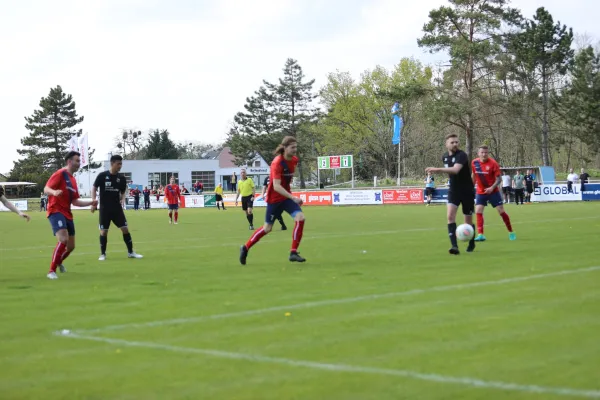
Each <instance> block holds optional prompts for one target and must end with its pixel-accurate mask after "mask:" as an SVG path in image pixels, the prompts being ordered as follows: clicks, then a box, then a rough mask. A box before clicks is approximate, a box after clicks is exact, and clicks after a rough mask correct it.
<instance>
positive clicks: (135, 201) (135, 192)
mask: <svg viewBox="0 0 600 400" xmlns="http://www.w3.org/2000/svg"><path fill="white" fill-rule="evenodd" d="M132 192H133V209H134V210H135V211H137V210H139V209H140V193H141V192H140V189H138V188H137V187H135V188H133V190H132Z"/></svg>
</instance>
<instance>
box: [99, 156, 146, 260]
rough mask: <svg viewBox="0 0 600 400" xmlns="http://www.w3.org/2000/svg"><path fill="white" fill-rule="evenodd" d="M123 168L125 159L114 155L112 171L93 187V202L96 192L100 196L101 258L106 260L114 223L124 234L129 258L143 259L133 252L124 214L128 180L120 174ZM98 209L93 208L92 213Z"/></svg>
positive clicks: (102, 173)
mask: <svg viewBox="0 0 600 400" xmlns="http://www.w3.org/2000/svg"><path fill="white" fill-rule="evenodd" d="M122 166H123V157H121V156H119V155H114V156H112V157H111V158H110V170H108V171H104V172H101V173H99V174H98V176H97V177H96V180H95V181H94V186H93V187H92V201H94V200H96V191H98V192H99V194H100V225H99V226H100V258H99V259H98V260H99V261H104V260H106V246H107V244H108V228H109V227H110V223H111V222H112V223H113V224H115V225H116V226H117V228H119V229H121V231H122V232H123V240H124V241H125V244H126V245H127V254H128V257H129V258H142V256H141V255H140V254H137V253H136V252H135V251H133V241H132V240H131V234H130V233H129V228H128V227H127V219H126V218H125V212H123V202H124V201H125V193H126V191H127V180H126V179H125V176H124V175H122V174H119V171H121V167H122ZM94 211H96V207H92V212H94Z"/></svg>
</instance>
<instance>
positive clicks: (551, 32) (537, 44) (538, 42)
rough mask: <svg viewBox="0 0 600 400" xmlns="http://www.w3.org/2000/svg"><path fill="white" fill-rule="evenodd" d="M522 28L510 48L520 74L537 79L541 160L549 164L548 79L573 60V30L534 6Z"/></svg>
mask: <svg viewBox="0 0 600 400" xmlns="http://www.w3.org/2000/svg"><path fill="white" fill-rule="evenodd" d="M523 28H524V31H523V32H522V33H520V34H518V35H515V36H514V38H513V40H512V50H513V51H514V53H515V56H516V62H517V64H520V65H522V66H523V68H524V73H525V74H527V75H529V76H533V77H534V79H535V78H536V77H539V79H535V80H541V89H542V90H541V92H542V135H541V150H542V151H541V153H542V154H541V155H542V163H543V164H544V165H550V139H549V132H550V126H549V123H548V118H549V117H548V116H549V109H550V80H551V78H552V77H553V76H555V75H557V74H559V75H564V74H566V73H567V70H568V67H569V66H570V65H571V63H572V61H573V56H574V50H573V49H571V43H572V42H573V30H572V29H571V28H569V29H567V27H566V26H565V25H563V26H561V25H560V22H557V23H556V24H555V23H554V20H553V18H552V15H551V14H550V13H549V12H548V11H546V9H545V8H544V7H540V8H538V9H537V11H536V13H535V15H534V16H533V20H528V21H525V23H524V25H523Z"/></svg>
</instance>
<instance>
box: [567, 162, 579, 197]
mask: <svg viewBox="0 0 600 400" xmlns="http://www.w3.org/2000/svg"><path fill="white" fill-rule="evenodd" d="M577 179H579V176H577V174H576V173H574V172H573V168H571V169H570V170H569V175H568V176H567V190H568V192H569V193H573V184H574V183H576V182H577Z"/></svg>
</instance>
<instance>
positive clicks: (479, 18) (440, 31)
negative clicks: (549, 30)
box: [417, 0, 520, 156]
mask: <svg viewBox="0 0 600 400" xmlns="http://www.w3.org/2000/svg"><path fill="white" fill-rule="evenodd" d="M449 3H450V4H451V6H450V7H446V6H444V7H440V8H438V9H436V10H432V11H431V12H430V13H429V18H430V20H429V22H428V23H427V24H425V26H424V27H423V31H424V32H425V35H424V36H423V37H422V38H420V39H418V40H417V43H418V45H419V46H420V47H425V48H428V49H429V50H430V51H431V52H432V53H433V52H438V51H446V52H448V54H449V56H450V62H451V67H450V69H449V70H447V71H446V72H445V73H444V79H443V81H442V82H441V84H440V85H439V86H438V91H439V93H438V99H439V102H438V104H437V108H436V112H437V114H438V115H439V116H440V119H442V120H443V121H444V122H446V123H448V124H451V125H454V126H456V127H459V128H460V129H462V130H464V132H465V136H466V146H465V151H466V152H467V154H469V156H471V155H472V154H473V140H474V134H475V132H474V131H475V122H476V120H477V117H478V116H477V105H478V104H480V103H481V102H480V101H479V100H480V99H481V98H482V97H483V96H485V91H481V89H480V87H479V86H480V82H481V78H482V77H484V76H485V75H486V74H488V73H489V72H490V70H492V69H493V65H492V63H491V61H492V60H493V59H494V58H495V57H496V56H497V55H498V54H499V53H500V50H501V43H502V32H501V31H500V28H501V27H502V24H505V25H507V26H511V25H513V24H515V23H517V22H518V21H520V13H519V12H518V11H517V10H515V9H512V8H509V7H508V3H509V1H508V0H449Z"/></svg>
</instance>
